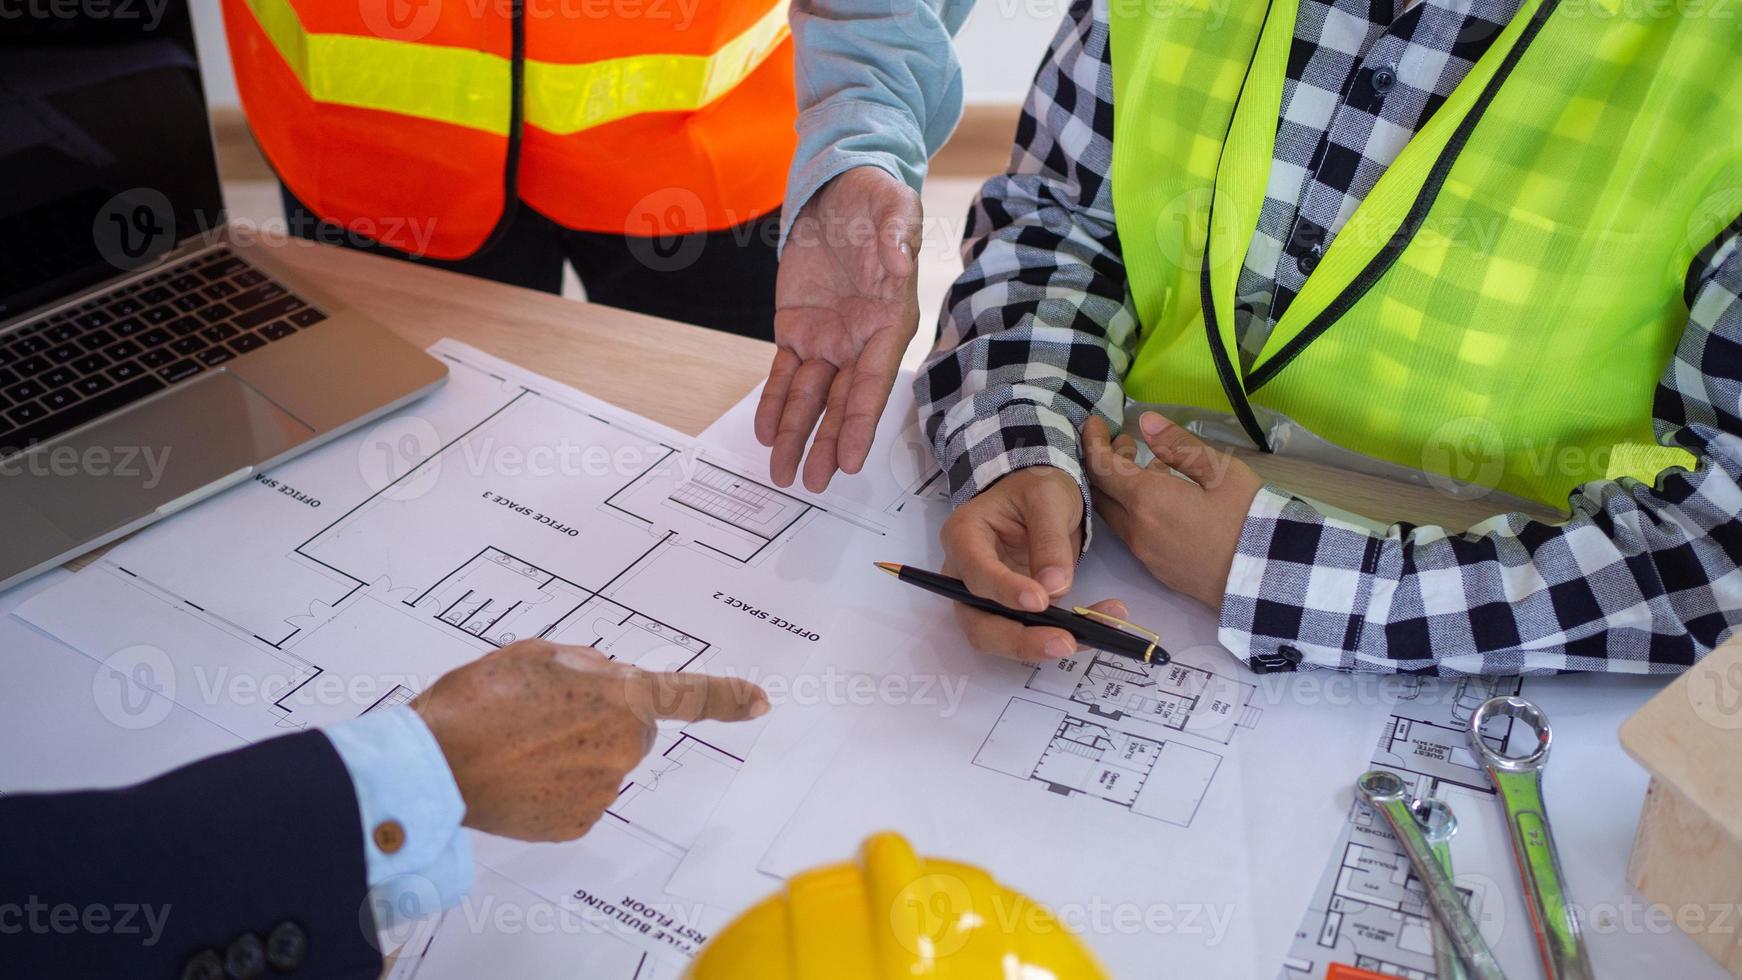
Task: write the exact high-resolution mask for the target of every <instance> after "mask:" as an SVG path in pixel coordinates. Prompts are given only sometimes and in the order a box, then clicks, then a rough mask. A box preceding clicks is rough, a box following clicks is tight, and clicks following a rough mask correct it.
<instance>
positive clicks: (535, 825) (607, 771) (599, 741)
mask: <svg viewBox="0 0 1742 980" xmlns="http://www.w3.org/2000/svg"><path fill="white" fill-rule="evenodd" d="M412 707H413V708H415V709H416V710H417V713H418V714H419V715H420V716H421V717H422V718H423V721H424V723H425V724H426V725H428V726H429V729H430V731H431V732H432V733H434V735H435V738H436V742H437V744H439V745H440V746H441V749H442V754H443V755H445V756H446V757H447V760H448V767H449V768H450V769H452V770H453V773H454V782H455V783H457V784H458V785H459V787H460V796H461V797H462V798H464V800H465V802H466V821H465V822H466V826H468V827H472V828H474V829H476V830H482V831H485V832H486V833H491V834H500V835H502V836H505V837H514V838H518V839H520V840H531V841H562V840H573V839H574V838H576V837H579V836H581V835H582V834H584V833H586V832H587V830H588V829H589V828H591V827H592V826H593V824H594V822H596V821H597V820H598V819H599V817H600V816H601V815H603V814H604V812H605V808H606V807H607V806H609V805H610V804H611V802H612V801H613V800H615V799H616V798H617V793H618V790H620V789H621V788H622V786H623V779H624V777H625V776H627V775H628V774H629V771H630V770H631V769H633V768H635V765H636V764H637V763H639V762H640V761H641V759H642V757H643V756H645V755H646V754H647V752H648V750H649V749H650V748H652V746H653V736H654V733H655V731H656V722H657V720H658V719H660V718H673V719H679V720H683V721H700V720H702V719H714V720H718V721H743V720H746V719H750V718H755V717H758V716H760V715H763V714H765V713H767V711H768V696H767V695H766V694H764V693H763V691H762V689H761V688H759V687H757V686H756V685H754V684H752V683H750V682H749V681H744V680H738V679H736V678H724V677H710V676H708V675H706V674H659V673H652V672H649V671H645V670H641V669H639V668H636V667H631V666H627V665H624V664H618V663H614V662H612V661H610V660H608V659H606V658H605V655H604V654H602V653H600V652H599V651H597V650H594V649H592V648H590V647H566V646H557V645H555V644H553V643H547V642H545V641H543V640H522V641H521V642H519V643H515V644H513V645H512V646H507V647H504V648H502V649H501V650H497V651H495V652H494V653H491V654H489V655H487V656H485V657H483V658H481V659H479V660H476V661H474V662H472V663H470V664H467V665H466V666H464V667H461V668H459V669H458V670H455V671H452V672H451V673H449V674H447V675H446V676H444V677H442V678H441V679H440V680H438V681H436V682H435V684H434V685H432V686H431V687H430V689H429V690H427V691H425V692H424V693H423V694H422V695H420V696H419V697H418V699H417V700H416V701H415V702H413V704H412Z"/></svg>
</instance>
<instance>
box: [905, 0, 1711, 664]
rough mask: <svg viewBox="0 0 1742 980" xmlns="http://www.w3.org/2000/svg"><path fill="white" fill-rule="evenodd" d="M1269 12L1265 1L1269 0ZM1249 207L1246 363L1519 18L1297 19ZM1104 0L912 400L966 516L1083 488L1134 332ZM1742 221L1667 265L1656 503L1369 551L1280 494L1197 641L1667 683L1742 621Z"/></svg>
mask: <svg viewBox="0 0 1742 980" xmlns="http://www.w3.org/2000/svg"><path fill="white" fill-rule="evenodd" d="M1278 2H1289V0H1278ZM1298 2H1299V4H1300V12H1299V16H1298V18H1297V20H1296V33H1295V38H1294V45H1293V50H1292V53H1291V57H1290V59H1289V65H1288V79H1287V82H1286V84H1285V88H1284V92H1283V101H1282V113H1281V118H1280V119H1279V122H1278V129H1277V140H1276V151H1275V157H1274V162H1273V165H1272V172H1271V175H1270V182H1269V187H1268V190H1267V193H1266V200H1265V203H1264V207H1263V209H1262V211H1261V213H1260V217H1259V224H1258V230H1257V233H1256V234H1255V235H1254V238H1253V242H1252V245H1251V248H1250V251H1249V252H1248V254H1247V257H1246V262H1245V264H1244V266H1243V268H1242V271H1241V275H1240V279H1239V283H1238V286H1237V292H1238V296H1237V299H1236V315H1237V317H1238V318H1239V323H1238V325H1237V326H1238V330H1237V333H1238V336H1239V340H1240V346H1241V348H1242V351H1243V356H1244V357H1245V358H1246V359H1248V360H1249V359H1250V357H1251V352H1256V351H1257V350H1259V349H1260V348H1261V347H1262V345H1263V342H1264V340H1265V338H1266V337H1267V336H1268V334H1269V331H1270V329H1271V328H1272V327H1273V326H1274V325H1275V323H1276V321H1277V320H1278V319H1279V318H1280V317H1281V316H1282V313H1283V311H1284V310H1285V309H1286V308H1287V306H1288V303H1289V302H1290V301H1291V300H1292V299H1293V298H1294V296H1295V295H1296V293H1298V292H1299V290H1300V287H1301V284H1302V283H1303V282H1304V281H1305V279H1306V277H1307V276H1308V275H1310V274H1311V272H1312V270H1313V268H1314V265H1315V264H1316V260H1317V258H1318V255H1319V254H1321V253H1322V252H1323V251H1324V249H1325V247H1326V246H1328V245H1329V244H1330V242H1331V240H1332V239H1333V238H1334V236H1335V235H1336V233H1337V231H1338V230H1339V229H1340V228H1341V227H1342V226H1343V224H1344V223H1345V222H1346V221H1347V220H1348V218H1349V216H1350V214H1351V213H1352V212H1353V211H1354V210H1355V207H1356V205H1357V204H1359V203H1360V201H1361V199H1362V198H1363V197H1364V196H1365V195H1366V194H1367V193H1368V191H1369V190H1371V189H1372V187H1373V185H1374V184H1375V183H1376V182H1377V180H1378V178H1379V176H1380V175H1381V174H1382V173H1383V172H1384V170H1385V168H1386V167H1387V166H1388V165H1389V164H1390V163H1391V161H1392V160H1394V159H1395V158H1396V156H1397V154H1398V152H1399V151H1400V150H1401V149H1402V148H1403V146H1404V144H1406V143H1407V142H1408V141H1409V139H1410V138H1411V137H1412V136H1413V135H1414V133H1415V132H1416V131H1417V130H1419V129H1420V128H1421V127H1422V126H1423V125H1424V124H1425V123H1426V122H1427V120H1428V119H1429V118H1430V117H1431V116H1432V114H1433V112H1434V111H1435V110H1436V109H1437V108H1438V107H1439V105H1440V104H1441V103H1442V102H1443V101H1444V100H1445V98H1446V96H1447V95H1448V94H1449V93H1450V92H1451V91H1452V90H1453V89H1454V88H1455V87H1456V86H1457V84H1458V82H1459V81H1460V80H1461V79H1462V78H1463V77H1464V76H1465V74H1466V73H1467V72H1468V71H1469V69H1470V67H1471V65H1472V63H1473V62H1474V61H1475V60H1476V59H1477V58H1479V57H1480V55H1481V53H1482V52H1483V51H1484V50H1485V49H1486V48H1487V46H1488V44H1489V43H1490V42H1491V41H1492V39H1493V38H1494V36H1495V35H1496V34H1498V32H1499V29H1500V28H1501V27H1503V26H1504V25H1505V24H1506V22H1507V21H1508V20H1510V18H1511V17H1512V16H1513V14H1514V13H1515V12H1516V10H1517V8H1518V6H1519V4H1518V0H1417V2H1415V3H1414V4H1411V5H1408V6H1404V7H1403V8H1402V9H1401V10H1394V9H1393V7H1392V5H1391V3H1390V2H1389V0H1298ZM1112 99H1113V81H1112V71H1111V68H1110V66H1109V64H1108V52H1107V17H1106V10H1105V0H1092V2H1091V0H1078V2H1076V3H1075V4H1074V5H1073V7H1072V9H1071V11H1070V13H1069V15H1068V16H1067V17H1066V19H1065V23H1064V24H1063V25H1062V27H1061V28H1060V30H1059V33H1058V36H1057V37H1056V38H1055V39H1054V41H1053V44H1052V47H1051V49H1050V50H1049V51H1048V54H1047V56H1046V59H1045V60H1044V62H1043V63H1042V65H1041V67H1040V71H1039V72H1038V74H1037V75H1036V77H1035V82H1034V87H1033V88H1032V90H1031V91H1030V93H1029V97H1028V101H1027V104H1026V105H1025V106H1024V109H1023V113H1022V117H1021V121H1020V123H1019V124H1018V127H1017V132H1016V146H1015V149H1014V151H1013V153H1012V159H1011V166H1010V172H1009V173H1008V174H1005V175H1003V176H1000V177H995V178H993V179H992V180H990V181H987V183H986V185H985V187H983V188H982V190H981V192H980V197H979V199H978V200H977V201H976V203H975V205H974V208H973V211H972V213H971V214H970V215H969V222H968V234H967V238H966V240H965V241H964V242H963V245H962V250H963V259H964V261H965V262H966V264H967V267H966V269H965V271H964V272H963V273H962V276H961V278H960V279H958V280H957V281H956V283H955V285H954V286H953V287H952V289H951V291H950V293H949V296H948V298H947V300H946V301H945V308H944V312H943V316H942V319H941V322H940V325H939V333H940V339H939V345H938V351H937V353H935V354H934V355H933V356H932V358H931V359H930V360H929V361H928V362H927V365H926V368H925V370H924V371H923V372H922V373H921V375H920V377H919V380H918V381H917V382H916V385H915V391H916V394H917V397H918V401H919V405H920V413H921V416H922V417H923V418H925V419H926V420H927V427H928V428H927V432H928V434H929V435H930V437H931V440H932V445H933V449H934V451H935V452H936V454H937V456H938V459H939V460H940V462H941V463H942V465H943V467H944V470H945V472H946V473H947V474H948V477H949V480H950V487H951V491H952V493H953V497H954V500H955V501H956V502H957V503H961V502H964V501H966V500H968V499H970V498H972V497H973V496H974V495H975V494H977V493H979V492H980V491H981V490H982V489H984V488H985V487H988V486H990V485H991V484H992V483H993V482H994V481H996V480H997V479H999V478H1000V477H1002V476H1004V475H1005V474H1007V473H1010V472H1011V471H1013V470H1016V469H1020V468H1022V467H1025V466H1036V465H1054V466H1058V467H1060V468H1061V469H1064V470H1066V471H1067V472H1069V473H1071V474H1072V475H1074V476H1075V477H1077V479H1078V482H1079V483H1081V484H1083V486H1084V494H1085V497H1086V496H1087V494H1088V492H1089V491H1088V486H1087V483H1086V481H1084V479H1083V468H1082V464H1081V462H1080V449H1079V444H1078V436H1077V433H1078V430H1079V429H1080V428H1081V426H1082V423H1083V422H1084V421H1086V420H1087V419H1088V417H1089V415H1090V414H1091V413H1095V414H1100V415H1102V416H1104V417H1106V418H1107V419H1108V420H1109V421H1111V422H1112V423H1113V424H1114V425H1115V426H1117V425H1118V424H1119V422H1120V421H1121V419H1122V417H1123V414H1124V413H1123V410H1124V401H1125V399H1124V393H1123V391H1122V389H1121V386H1120V381H1121V378H1123V377H1124V375H1125V372H1126V370H1127V369H1128V368H1129V367H1130V364H1131V358H1132V352H1133V350H1134V349H1135V345H1136V338H1137V333H1138V324H1137V317H1136V313H1135V311H1134V310H1133V308H1132V306H1131V301H1130V296H1129V293H1128V291H1127V288H1126V282H1125V275H1124V268H1123V261H1122V258H1121V253H1120V247H1119V239H1118V235H1117V233H1116V231H1115V226H1114V216H1113V194H1112V187H1111V184H1110V180H1109V175H1110V173H1111V162H1112V139H1113V131H1112V130H1113V110H1112ZM1739 231H1742V217H1738V218H1737V221H1736V222H1735V223H1734V224H1732V225H1730V226H1729V229H1728V231H1727V232H1726V233H1725V234H1723V235H1720V236H1719V238H1718V239H1717V240H1716V241H1715V242H1714V243H1713V244H1712V245H1711V246H1710V247H1709V248H1707V249H1705V250H1703V251H1702V252H1701V254H1700V258H1699V259H1698V260H1697V261H1696V263H1695V267H1694V268H1693V269H1691V270H1690V271H1689V276H1688V283H1689V290H1688V295H1687V300H1688V306H1689V309H1690V315H1689V318H1688V326H1687V329H1686V331H1685V332H1684V333H1683V335H1682V339H1681V343H1680V345H1679V347H1678V348H1677V350H1676V353H1675V356H1674V358H1673V359H1672V361H1671V363H1670V365H1669V367H1668V368H1667V369H1666V370H1665V371H1664V375H1663V377H1662V379H1661V380H1660V382H1659V385H1658V389H1657V394H1656V399H1655V406H1654V410H1653V415H1654V416H1655V423H1656V431H1657V435H1658V438H1659V439H1660V440H1661V441H1664V442H1666V443H1670V444H1675V445H1679V446H1682V447H1684V448H1686V449H1688V450H1689V451H1690V452H1692V453H1694V454H1695V455H1696V456H1698V457H1699V466H1698V467H1697V468H1696V469H1695V470H1694V471H1692V472H1687V471H1681V470H1674V471H1671V472H1669V473H1666V474H1665V475H1664V476H1662V477H1660V478H1659V481H1658V485H1657V486H1655V487H1650V486H1644V485H1642V484H1640V483H1639V482H1637V481H1634V480H1627V479H1622V480H1615V481H1602V482H1593V483H1588V484H1586V485H1584V486H1583V487H1581V488H1579V490H1577V491H1576V492H1575V493H1574V494H1573V495H1572V497H1571V501H1570V503H1571V506H1572V516H1571V519H1570V520H1568V521H1566V522H1565V523H1563V524H1558V525H1549V524H1544V523H1541V522H1538V521H1533V520H1528V519H1526V518H1524V517H1522V516H1519V515H1501V516H1497V517H1494V518H1492V519H1490V520H1488V521H1485V522H1483V523H1482V524H1481V525H1478V526H1477V527H1475V528H1472V529H1470V530H1469V531H1468V532H1466V533H1462V534H1449V533H1447V532H1446V531H1445V530H1444V529H1441V528H1435V527H1414V526H1410V525H1396V526H1393V527H1391V528H1390V529H1388V530H1387V531H1385V532H1383V533H1376V532H1373V531H1370V530H1368V529H1367V528H1364V527H1361V526H1358V525H1353V524H1349V523H1345V522H1343V521H1340V520H1337V519H1335V518H1331V517H1327V516H1326V515H1324V514H1322V513H1320V512H1319V511H1318V510H1316V509H1315V508H1314V507H1313V506H1312V505H1310V504H1309V503H1307V502H1306V501H1304V500H1301V499H1300V498H1298V497H1295V496H1293V495H1291V494H1290V493H1288V492H1287V491H1286V490H1283V489H1281V488H1279V487H1276V486H1273V485H1267V486H1265V488H1264V489H1263V490H1261V491H1260V492H1259V494H1258V496H1257V498H1256V499H1255V500H1254V501H1253V503H1252V508H1251V510H1250V512H1249V513H1248V515H1247V519H1246V523H1245V527H1244V529H1243V531H1242V532H1241V536H1240V542H1239V547H1238V550H1237V553H1236V555H1235V558H1234V563H1233V567H1232V569H1231V570H1230V574H1229V577H1228V585H1227V592H1226V596H1225V598H1224V599H1223V603H1222V610H1221V634H1220V637H1221V641H1222V643H1223V644H1224V645H1225V646H1227V647H1228V649H1230V650H1232V651H1234V652H1235V653H1236V654H1237V655H1239V656H1241V657H1243V658H1244V659H1246V660H1247V662H1248V663H1250V664H1251V665H1252V666H1253V667H1254V669H1258V670H1266V669H1291V668H1293V667H1295V666H1297V665H1315V666H1326V667H1337V668H1342V669H1347V670H1381V671H1420V672H1437V673H1484V674H1514V673H1518V674H1529V673H1547V672H1554V671H1562V670H1610V671H1624V672H1635V673H1646V672H1671V671H1676V670H1680V669H1682V668H1684V667H1686V666H1687V665H1688V664H1690V663H1692V662H1693V661H1694V660H1695V659H1697V658H1698V657H1699V656H1701V655H1702V654H1703V653H1704V652H1706V651H1707V650H1709V649H1711V648H1712V647H1713V646H1715V645H1716V644H1717V643H1718V642H1719V641H1720V639H1722V638H1723V637H1724V636H1725V635H1726V634H1727V633H1728V631H1729V630H1730V628H1731V626H1733V625H1734V624H1736V623H1737V622H1742V567H1739V566H1742V244H1739V242H1738V232H1739Z"/></svg>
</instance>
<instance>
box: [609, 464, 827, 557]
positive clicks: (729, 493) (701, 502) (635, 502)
mask: <svg viewBox="0 0 1742 980" xmlns="http://www.w3.org/2000/svg"><path fill="white" fill-rule="evenodd" d="M673 452H674V453H675V450H674V451H673ZM668 461H669V458H668V459H661V460H660V461H659V462H657V463H655V464H654V465H653V466H652V467H650V468H649V469H648V471H647V472H646V473H644V474H642V475H641V476H640V477H638V478H637V479H636V480H635V482H633V483H631V484H629V485H628V486H627V487H624V488H623V489H622V490H619V491H618V492H616V493H614V494H612V495H611V496H610V497H609V498H608V499H606V501H605V506H606V507H609V508H611V509H613V510H616V511H619V512H621V513H623V514H627V515H628V516H629V517H631V518H634V519H635V520H638V521H642V522H644V523H646V524H648V525H649V526H662V524H666V523H669V520H667V521H662V520H661V518H662V517H664V516H665V513H662V512H676V513H677V514H679V515H686V516H688V517H689V523H690V524H691V525H693V526H694V528H695V530H694V531H693V532H692V538H693V540H694V541H695V543H696V544H698V545H700V546H701V547H703V548H706V549H708V550H709V551H713V552H716V553H718V554H721V555H725V556H726V557H728V558H731V559H734V560H736V561H740V562H746V563H748V562H752V561H755V560H756V559H757V558H759V557H760V556H761V555H762V552H763V551H764V550H766V549H767V548H768V546H769V545H771V544H773V543H774V542H775V541H776V540H778V539H779V538H780V536H781V535H782V534H785V533H786V532H787V531H789V530H791V529H792V528H793V526H794V525H796V524H797V523H798V522H799V521H800V520H802V519H803V518H804V516H805V514H807V513H809V512H810V510H811V509H812V508H811V505H810V504H807V503H805V502H804V501H802V500H799V499H798V498H796V497H789V496H787V495H786V494H784V493H781V492H780V491H779V490H776V489H774V488H773V487H771V486H768V485H766V484H763V483H758V482H757V481H755V480H752V479H750V478H748V477H745V476H740V475H738V474H737V473H733V472H731V471H730V470H725V469H721V468H720V467H718V466H715V465H714V464H712V463H710V462H708V461H706V460H701V459H698V460H693V461H691V465H690V467H689V470H690V472H689V474H688V475H687V476H683V477H681V478H680V479H679V480H678V481H676V482H675V483H674V482H673V481H672V480H671V479H670V477H669V475H668V474H664V473H662V469H664V464H665V463H667V462H668ZM696 515H700V516H702V517H704V518H707V520H706V521H702V522H697V521H695V516H696Z"/></svg>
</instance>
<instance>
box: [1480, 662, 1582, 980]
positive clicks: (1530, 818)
mask: <svg viewBox="0 0 1742 980" xmlns="http://www.w3.org/2000/svg"><path fill="white" fill-rule="evenodd" d="M1494 718H1511V719H1512V720H1513V721H1515V722H1523V723H1524V724H1525V725H1526V726H1528V727H1529V728H1530V730H1531V732H1532V734H1534V735H1535V736H1536V745H1535V746H1534V747H1533V748H1532V749H1531V750H1530V751H1529V752H1527V753H1525V754H1524V755H1502V754H1501V753H1500V752H1499V751H1497V750H1496V749H1494V747H1493V746H1490V745H1489V744H1488V743H1487V742H1485V741H1483V740H1482V727H1483V726H1484V725H1485V724H1487V723H1488V722H1489V721H1490V720H1491V719H1494ZM1514 730H1515V731H1516V726H1515V729H1514ZM1552 738H1553V732H1552V731H1551V730H1550V729H1549V726H1548V716H1547V715H1545V714H1543V713H1542V709H1541V708H1538V707H1537V706H1536V705H1534V704H1531V703H1530V702H1529V701H1526V700H1525V699H1523V698H1521V697H1517V696H1514V695H1502V696H1500V697H1495V698H1489V699H1488V700H1486V701H1484V702H1482V706H1481V707H1480V708H1477V709H1476V712H1475V714H1473V715H1471V716H1470V745H1471V747H1472V748H1473V749H1475V752H1476V757H1477V758H1478V759H1481V760H1482V766H1483V768H1485V769H1487V770H1488V778H1489V779H1491V780H1493V782H1494V790H1495V792H1497V793H1499V794H1500V802H1501V803H1502V804H1504V805H1505V807H1506V824H1507V826H1508V827H1509V828H1511V831H1512V856H1513V858H1515V859H1516V860H1517V862H1518V874H1519V877H1520V878H1521V879H1522V880H1523V882H1524V896H1525V900H1526V902H1527V904H1528V907H1529V908H1530V924H1531V928H1532V929H1533V930H1535V932H1536V945H1537V948H1538V949H1539V950H1540V951H1541V953H1542V969H1543V973H1544V974H1546V975H1547V976H1548V977H1549V978H1550V980H1593V977H1594V974H1593V973H1592V971H1591V954H1590V952H1589V951H1588V950H1587V949H1586V948H1585V935H1584V932H1583V930H1582V929H1581V928H1580V927H1579V919H1578V916H1577V915H1575V914H1574V911H1573V906H1572V903H1571V902H1570V901H1568V899H1567V888H1566V875H1565V874H1564V873H1563V872H1562V871H1561V858H1560V854H1559V853H1558V852H1557V851H1556V850H1555V844H1554V834H1553V833H1552V832H1551V831H1550V830H1549V823H1548V809H1547V808H1546V807H1544V806H1543V799H1542V767H1543V764H1544V763H1546V762H1547V761H1548V749H1549V743H1550V741H1551V740H1552Z"/></svg>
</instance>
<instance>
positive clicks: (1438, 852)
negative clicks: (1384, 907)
mask: <svg viewBox="0 0 1742 980" xmlns="http://www.w3.org/2000/svg"><path fill="white" fill-rule="evenodd" d="M1409 810H1410V812H1411V813H1412V814H1414V815H1415V822H1416V823H1418V824H1420V825H1421V833H1422V836H1423V837H1426V838H1427V842H1428V846H1429V847H1432V848H1433V852H1434V859H1435V860H1437V861H1438V862H1439V863H1440V867H1441V868H1442V869H1444V870H1445V872H1446V875H1447V877H1451V875H1452V835H1453V834H1456V833H1457V832H1458V818H1457V817H1456V816H1453V815H1452V808H1451V807H1450V806H1448V805H1446V803H1445V802H1444V801H1442V800H1435V799H1425V800H1424V799H1418V800H1416V801H1415V802H1414V803H1411V804H1410V805H1409ZM1433 927H1434V977H1435V980H1464V964H1463V963H1462V962H1461V961H1460V960H1459V959H1458V951H1457V950H1456V949H1454V948H1452V938H1451V937H1450V936H1448V935H1447V934H1446V927H1445V926H1443V925H1440V920H1439V919H1434V920H1433Z"/></svg>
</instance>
